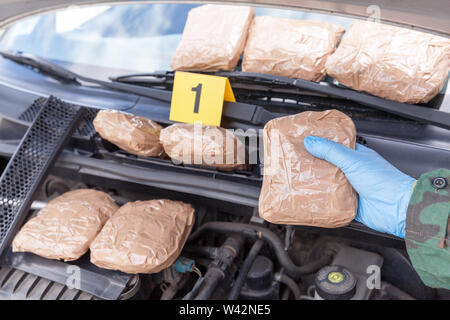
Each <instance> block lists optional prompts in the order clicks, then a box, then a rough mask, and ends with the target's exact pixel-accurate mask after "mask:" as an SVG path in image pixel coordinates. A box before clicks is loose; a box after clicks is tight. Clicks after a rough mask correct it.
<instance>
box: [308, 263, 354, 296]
mask: <svg viewBox="0 0 450 320" xmlns="http://www.w3.org/2000/svg"><path fill="white" fill-rule="evenodd" d="M315 282H316V291H317V294H318V295H319V296H320V297H321V298H322V299H325V300H348V299H350V298H352V297H353V296H354V295H355V291H356V278H355V276H354V275H353V273H352V272H351V271H349V270H348V269H346V268H344V267H342V266H326V267H323V268H322V269H320V270H319V272H317V274H316V279H315Z"/></svg>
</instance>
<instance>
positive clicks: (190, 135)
mask: <svg viewBox="0 0 450 320" xmlns="http://www.w3.org/2000/svg"><path fill="white" fill-rule="evenodd" d="M160 141H161V143H162V144H163V146H164V150H165V152H166V153H167V155H168V156H169V157H170V158H172V160H174V161H176V162H179V163H184V164H194V165H201V166H208V167H214V168H217V169H218V170H222V171H231V170H245V169H246V168H247V166H246V165H245V158H246V150H245V145H244V144H243V143H242V142H241V140H239V139H238V137H237V136H236V135H235V134H234V133H233V132H231V131H230V130H226V129H224V128H221V127H215V126H201V125H194V124H186V123H176V124H173V125H171V126H169V127H166V128H164V129H163V130H162V131H161V135H160Z"/></svg>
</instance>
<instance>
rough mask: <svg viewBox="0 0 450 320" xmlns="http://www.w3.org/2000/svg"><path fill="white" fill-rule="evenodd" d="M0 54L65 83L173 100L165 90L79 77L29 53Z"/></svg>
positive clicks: (0, 52) (167, 100)
mask: <svg viewBox="0 0 450 320" xmlns="http://www.w3.org/2000/svg"><path fill="white" fill-rule="evenodd" d="M0 54H1V55H2V56H3V57H4V58H6V59H9V60H12V61H15V62H17V63H20V64H23V65H27V66H31V67H34V68H36V69H38V70H40V71H41V72H43V73H46V74H48V75H50V76H52V77H54V78H56V79H58V80H62V81H64V82H70V83H73V84H78V85H80V82H79V81H83V82H87V83H93V84H96V85H99V86H102V87H104V88H108V89H112V90H117V91H122V92H127V93H133V94H136V95H139V96H144V97H148V98H152V99H157V100H161V101H166V102H170V101H171V99H172V93H171V92H168V91H164V90H159V89H153V88H144V87H142V86H134V85H129V84H125V83H113V82H107V81H102V80H97V79H93V78H89V77H85V76H82V75H79V74H77V73H75V72H72V71H70V70H68V69H66V68H64V67H61V66H59V65H57V64H54V63H53V62H50V61H48V60H45V59H42V58H39V57H36V56H34V55H31V54H28V53H22V52H17V53H9V52H3V51H0Z"/></svg>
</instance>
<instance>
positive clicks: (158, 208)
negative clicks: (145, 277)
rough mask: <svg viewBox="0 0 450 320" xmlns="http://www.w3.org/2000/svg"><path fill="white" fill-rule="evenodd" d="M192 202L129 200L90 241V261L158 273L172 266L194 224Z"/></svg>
mask: <svg viewBox="0 0 450 320" xmlns="http://www.w3.org/2000/svg"><path fill="white" fill-rule="evenodd" d="M193 225H194V209H193V208H192V207H191V205H189V204H186V203H183V202H180V201H171V200H165V199H160V200H149V201H136V202H129V203H127V204H125V205H123V206H122V207H121V208H120V209H119V210H118V211H117V213H116V214H115V215H114V216H113V217H112V218H111V219H110V220H108V222H107V223H106V224H105V226H104V227H103V229H102V231H101V232H100V233H99V235H98V236H97V238H96V239H95V240H94V241H93V242H92V244H91V262H92V263H94V264H95V265H97V266H99V267H102V268H106V269H112V270H120V271H123V272H127V273H155V272H159V271H161V270H162V269H165V268H167V267H168V266H170V265H171V264H172V263H173V262H174V261H175V260H176V259H177V258H178V256H179V254H180V252H181V250H182V249H183V246H184V243H185V242H186V240H187V238H188V236H189V233H190V232H191V229H192V226H193Z"/></svg>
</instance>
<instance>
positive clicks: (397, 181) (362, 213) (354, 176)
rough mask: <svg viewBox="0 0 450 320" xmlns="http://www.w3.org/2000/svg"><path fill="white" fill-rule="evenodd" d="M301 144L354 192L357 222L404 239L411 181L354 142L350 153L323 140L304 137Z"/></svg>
mask: <svg viewBox="0 0 450 320" xmlns="http://www.w3.org/2000/svg"><path fill="white" fill-rule="evenodd" d="M304 145H305V148H306V150H308V152H309V153H311V154H312V155H313V156H315V157H317V158H319V159H324V160H327V161H328V162H330V163H332V164H334V165H335V166H337V167H338V168H340V169H341V170H342V171H343V172H344V174H345V176H346V177H347V179H348V181H350V183H351V184H352V186H353V188H354V189H355V190H356V192H358V200H359V204H358V212H357V214H356V220H357V221H359V222H362V223H364V224H365V225H366V226H368V227H369V228H372V229H375V230H378V231H381V232H386V233H390V234H393V235H396V236H398V237H401V238H404V237H405V220H406V210H407V208H408V204H409V200H410V198H411V192H412V188H413V186H414V182H415V181H416V180H415V179H413V178H411V177H409V176H407V175H406V174H404V173H402V172H400V171H399V170H398V169H396V168H395V167H394V166H393V165H391V164H390V163H389V162H387V161H386V160H385V159H383V158H382V157H381V156H380V155H379V154H378V153H376V152H375V151H373V150H372V149H369V148H367V147H364V146H363V145H360V144H358V143H357V144H356V150H353V149H350V148H347V147H346V146H344V145H342V144H339V143H336V142H333V141H330V140H327V139H324V138H320V137H316V136H308V137H306V138H305V139H304Z"/></svg>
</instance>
